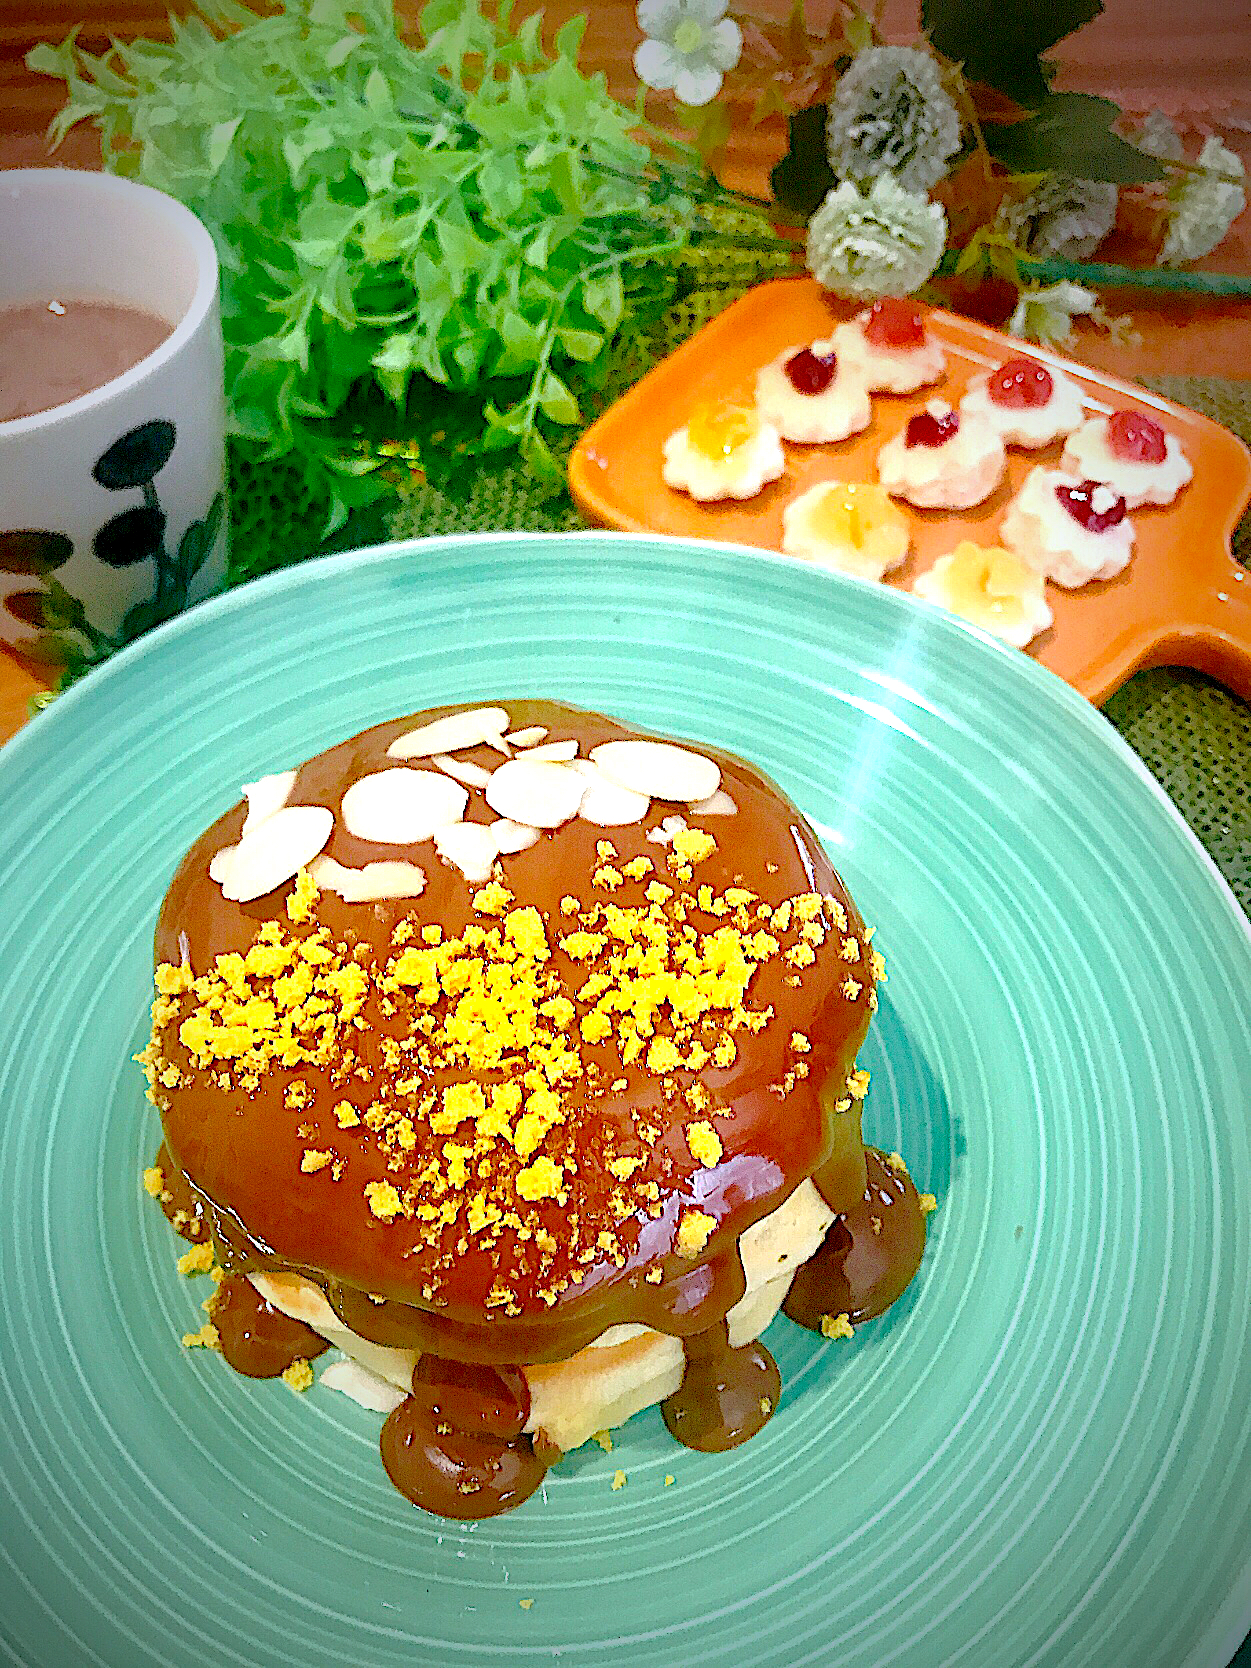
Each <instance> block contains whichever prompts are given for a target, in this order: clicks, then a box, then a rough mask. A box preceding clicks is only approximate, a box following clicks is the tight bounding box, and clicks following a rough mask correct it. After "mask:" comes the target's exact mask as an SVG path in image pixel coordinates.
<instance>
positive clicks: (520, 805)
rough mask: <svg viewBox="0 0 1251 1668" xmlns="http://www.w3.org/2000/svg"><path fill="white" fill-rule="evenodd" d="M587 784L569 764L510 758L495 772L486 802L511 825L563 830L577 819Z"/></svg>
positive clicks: (492, 775) (489, 785) (488, 786)
mask: <svg viewBox="0 0 1251 1668" xmlns="http://www.w3.org/2000/svg"><path fill="white" fill-rule="evenodd" d="M585 792H586V783H585V782H584V781H583V779H582V777H581V776H580V775H578V774H577V773H576V772H575V771H572V770H570V769H569V768H568V766H567V765H563V764H555V763H553V762H552V761H551V760H549V759H531V758H529V757H523V758H520V759H510V760H509V761H508V763H507V764H502V765H500V767H499V769H498V770H494V771H492V772H491V780H490V782H489V783H488V784H487V789H486V802H487V804H488V805H489V806H490V807H491V809H492V810H493V811H497V812H498V813H499V815H500V816H501V817H507V818H508V819H509V820H510V821H511V822H522V823H528V824H529V825H530V827H531V828H559V827H560V825H561V823H562V822H568V821H569V819H570V817H576V816H577V814H578V807H579V805H581V803H582V796H583V794H584V793H585Z"/></svg>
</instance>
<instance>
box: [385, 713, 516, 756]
mask: <svg viewBox="0 0 1251 1668" xmlns="http://www.w3.org/2000/svg"><path fill="white" fill-rule="evenodd" d="M507 728H508V714H507V713H506V712H505V711H504V708H503V707H475V708H474V709H473V711H472V712H452V713H449V714H448V716H447V717H446V718H433V719H431V721H430V723H429V724H422V725H421V726H420V727H419V728H418V729H416V730H409V731H408V733H407V734H406V735H402V736H397V737H396V738H395V740H394V741H393V742H392V743H391V745H390V747H388V748H387V753H388V755H389V756H390V757H391V758H393V759H428V758H430V757H431V755H432V754H434V753H461V752H463V751H464V749H465V748H466V747H481V746H482V745H483V743H484V742H486V743H489V744H491V745H494V744H495V743H496V742H497V741H498V740H499V739H500V738H501V737H502V736H503V734H504V731H505V730H506V729H507Z"/></svg>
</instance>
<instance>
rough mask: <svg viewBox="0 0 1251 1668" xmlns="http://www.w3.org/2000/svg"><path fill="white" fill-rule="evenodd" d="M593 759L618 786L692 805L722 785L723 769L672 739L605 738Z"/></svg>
mask: <svg viewBox="0 0 1251 1668" xmlns="http://www.w3.org/2000/svg"><path fill="white" fill-rule="evenodd" d="M591 761H592V763H593V764H594V765H595V766H596V767H597V768H598V769H599V770H600V771H602V773H603V774H604V775H605V776H607V777H608V779H609V780H610V781H612V782H616V783H617V785H618V787H622V788H632V789H633V790H634V792H635V793H645V794H647V795H648V796H649V798H651V799H668V800H676V801H678V802H679V803H687V804H692V803H694V802H695V801H696V800H699V799H708V798H710V797H711V795H713V794H714V793H716V791H717V789H718V787H719V786H720V784H721V771H720V768H719V767H718V766H717V765H715V764H714V763H713V761H712V760H711V759H706V758H705V757H704V755H703V754H702V753H693V752H692V751H691V750H690V748H689V747H677V746H675V745H674V744H673V742H670V741H605V742H601V743H600V745H599V746H598V747H593V748H592V749H591Z"/></svg>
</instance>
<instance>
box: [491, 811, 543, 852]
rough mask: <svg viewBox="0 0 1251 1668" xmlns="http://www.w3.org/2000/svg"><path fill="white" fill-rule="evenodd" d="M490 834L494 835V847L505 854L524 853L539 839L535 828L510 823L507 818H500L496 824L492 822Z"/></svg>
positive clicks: (520, 823) (518, 823)
mask: <svg viewBox="0 0 1251 1668" xmlns="http://www.w3.org/2000/svg"><path fill="white" fill-rule="evenodd" d="M491 832H492V834H494V835H495V843H496V845H497V846H498V847H499V849H500V851H501V852H502V853H505V854H508V853H512V852H515V851H525V850H526V848H527V847H528V846H532V845H533V844H534V842H535V841H536V840H537V839H538V837H539V831H538V829H537V828H530V827H528V826H527V824H525V823H523V822H512V821H510V820H509V818H508V817H501V818H500V820H499V821H498V822H493V823H492V824H491Z"/></svg>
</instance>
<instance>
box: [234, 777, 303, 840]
mask: <svg viewBox="0 0 1251 1668" xmlns="http://www.w3.org/2000/svg"><path fill="white" fill-rule="evenodd" d="M297 774H298V773H297V772H296V771H294V770H280V771H277V772H276V773H275V774H274V775H273V776H262V777H260V778H259V779H258V780H257V781H255V782H245V783H244V784H243V788H242V793H243V797H244V798H245V799H246V800H247V802H248V814H247V816H246V817H244V819H243V832H244V834H250V833H251V832H252V830H253V829H254V828H255V827H256V826H257V824H258V823H262V822H264V821H265V818H266V817H272V816H273V814H274V812H275V811H281V810H282V808H283V806H284V805H285V804H286V803H287V801H288V799H290V797H291V790H292V788H293V787H294V786H295V778H296V775H297Z"/></svg>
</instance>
